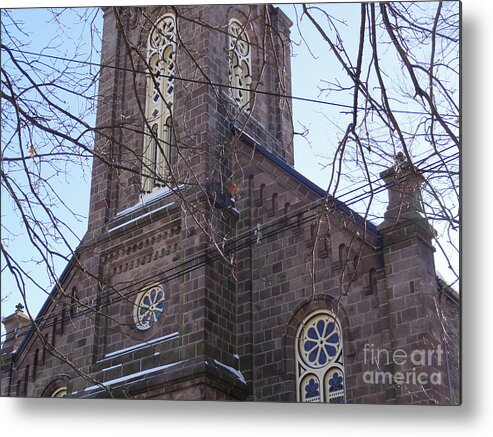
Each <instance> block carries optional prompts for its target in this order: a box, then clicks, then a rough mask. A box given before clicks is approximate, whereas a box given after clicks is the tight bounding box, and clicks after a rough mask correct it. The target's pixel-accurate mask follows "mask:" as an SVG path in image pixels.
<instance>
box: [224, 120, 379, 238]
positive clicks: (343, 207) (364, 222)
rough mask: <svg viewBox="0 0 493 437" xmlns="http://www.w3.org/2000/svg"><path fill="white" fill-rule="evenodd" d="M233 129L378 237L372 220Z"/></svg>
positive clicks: (274, 162)
mask: <svg viewBox="0 0 493 437" xmlns="http://www.w3.org/2000/svg"><path fill="white" fill-rule="evenodd" d="M233 130H234V131H235V133H236V134H237V135H239V138H240V139H241V140H242V141H244V142H245V143H246V144H248V145H249V146H251V147H253V148H254V149H255V150H257V151H259V152H260V153H261V154H262V155H263V156H265V157H266V158H267V159H269V161H271V162H272V163H273V164H274V165H276V166H278V167H281V168H282V169H283V170H284V171H285V172H286V173H288V174H289V175H290V176H292V177H293V178H295V179H296V180H297V181H298V182H300V183H301V184H303V185H304V186H305V187H307V188H308V189H309V190H311V191H312V192H313V193H315V194H316V195H318V196H320V197H326V198H327V199H328V200H330V201H332V202H334V203H335V205H336V206H337V208H339V209H340V210H341V211H342V212H344V213H345V214H347V215H349V216H350V217H352V218H354V220H355V221H356V223H358V224H360V225H362V226H364V227H365V228H366V229H367V230H368V231H370V232H371V233H372V234H373V235H374V236H375V237H376V238H380V236H381V235H380V232H378V230H377V227H376V225H374V224H373V223H372V222H370V221H369V220H366V219H365V218H363V217H362V216H361V215H360V214H358V213H357V212H355V211H353V210H352V209H351V208H349V206H347V205H346V204H345V203H344V202H342V201H340V200H337V199H336V198H334V197H333V196H331V195H330V194H329V193H327V191H326V190H324V189H323V188H321V187H319V186H318V185H317V184H315V183H314V182H312V181H311V180H310V179H308V178H307V177H306V176H304V175H302V174H301V173H300V172H299V171H297V170H295V168H294V167H292V166H290V165H289V164H288V163H287V162H285V161H283V160H282V159H281V158H279V157H278V156H276V155H275V154H274V153H272V152H270V151H269V150H267V149H266V148H265V147H264V146H262V145H260V144H259V143H258V142H257V141H255V140H254V139H253V138H252V137H251V136H250V135H248V134H247V133H245V132H243V131H242V130H241V129H239V128H238V127H236V126H233Z"/></svg>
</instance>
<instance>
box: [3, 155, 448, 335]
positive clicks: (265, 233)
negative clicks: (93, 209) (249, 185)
mask: <svg viewBox="0 0 493 437" xmlns="http://www.w3.org/2000/svg"><path fill="white" fill-rule="evenodd" d="M457 156H458V153H456V154H454V155H452V156H450V157H448V158H446V161H451V160H453V159H456V157H457ZM442 165H443V161H442V160H438V161H436V162H435V163H429V164H428V165H427V166H425V167H423V168H421V169H419V170H420V171H421V172H429V171H433V169H434V168H436V167H440V166H442ZM373 183H376V181H373ZM398 183H399V182H398V181H395V182H394V183H392V184H390V186H392V185H397V184H398ZM387 188H388V187H387V186H386V185H383V184H382V185H380V186H379V187H377V188H375V189H374V190H373V191H370V192H366V193H362V194H359V195H357V196H353V197H352V198H350V199H349V200H348V201H345V202H344V204H345V205H347V206H349V205H352V204H354V203H356V202H359V201H362V200H364V198H365V197H368V196H369V195H370V194H371V195H375V194H377V193H380V192H382V191H384V190H386V189H387ZM350 193H351V192H349V193H346V194H350ZM320 201H321V199H317V200H316V201H314V202H312V203H313V204H315V205H314V206H312V207H309V205H310V204H308V207H302V208H300V209H302V210H304V212H305V213H306V212H309V211H312V212H311V214H310V215H308V216H304V217H303V219H302V220H301V221H298V220H296V221H293V219H294V218H297V215H298V214H299V212H298V211H299V210H297V211H295V212H292V213H291V214H290V216H289V217H287V218H285V219H284V220H279V219H276V220H273V221H272V222H271V223H270V224H266V225H264V226H262V240H265V239H268V238H270V237H274V236H276V235H278V234H280V233H282V232H286V231H289V230H292V229H294V228H297V227H300V226H302V225H304V224H306V223H308V222H310V221H312V220H313V219H314V218H317V217H318V215H319V213H320V212H319V211H317V210H316V209H317V208H318V207H319V206H320V205H317V203H320ZM290 222H291V223H290ZM286 223H288V224H287V225H286ZM275 227H277V229H276V228H275ZM269 228H270V229H271V230H270V231H269ZM254 232H255V230H249V231H246V232H245V233H244V234H243V235H240V236H237V237H235V239H233V240H230V241H228V242H227V245H226V246H227V247H226V249H225V254H227V255H229V254H233V253H236V252H238V251H240V250H243V249H245V248H247V247H249V246H251V245H253V244H254V243H255V242H256V241H257V236H255V234H254ZM214 251H215V249H210V248H205V249H203V250H202V251H201V253H200V254H198V255H195V256H194V257H193V258H191V259H188V260H184V261H182V262H181V263H180V264H178V265H176V266H173V267H171V268H169V269H167V270H165V271H162V272H159V273H157V274H156V275H154V276H153V277H151V278H145V279H143V280H141V281H138V282H133V283H132V285H129V286H127V287H125V288H123V289H121V290H116V289H115V290H113V291H112V292H111V293H110V294H107V295H106V296H105V297H104V298H103V300H104V301H105V302H103V304H100V305H101V306H104V304H105V303H107V304H115V303H118V302H121V301H123V300H130V299H131V298H132V297H133V296H134V295H135V294H137V293H139V292H140V291H141V289H139V288H138V285H139V284H140V283H144V282H148V281H149V280H150V279H156V278H158V277H160V276H164V279H161V281H160V283H167V282H170V281H171V280H174V279H176V278H178V277H180V276H183V275H184V274H186V273H190V272H192V271H194V270H196V269H198V268H201V267H203V266H204V265H206V264H210V263H213V262H215V261H218V260H220V259H223V256H222V255H221V254H220V253H217V254H215V255H212V256H210V255H209V252H214ZM187 264H189V265H188V266H186V265H187ZM180 268H181V269H180ZM176 269H180V270H178V271H175V272H173V271H174V270H176ZM131 288H137V291H130V292H128V293H126V294H125V291H126V290H128V289H131ZM114 295H117V299H114V298H112V296H114ZM91 300H95V299H91ZM81 306H83V307H84V309H83V310H82V311H79V312H78V313H77V315H76V316H75V317H74V318H78V317H81V316H84V315H87V314H97V313H96V311H99V309H98V307H99V305H93V306H90V305H85V304H82V305H81ZM61 314H62V311H60V312H58V313H52V314H50V315H47V316H46V317H42V318H40V319H36V320H35V323H37V324H38V325H39V326H40V329H46V328H49V327H52V326H53V324H54V318H55V317H56V318H58V316H61ZM102 316H105V315H104V314H103V315H102ZM67 318H70V319H71V317H70V316H67ZM50 319H52V320H53V322H50V321H49V320H50ZM45 321H46V322H47V323H44V324H43V325H42V327H41V325H40V324H41V323H43V322H45ZM5 335H6V334H2V336H5Z"/></svg>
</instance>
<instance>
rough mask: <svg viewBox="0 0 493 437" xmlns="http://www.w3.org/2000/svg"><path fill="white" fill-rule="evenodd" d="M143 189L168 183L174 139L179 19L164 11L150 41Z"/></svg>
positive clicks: (155, 25) (150, 36)
mask: <svg viewBox="0 0 493 437" xmlns="http://www.w3.org/2000/svg"><path fill="white" fill-rule="evenodd" d="M146 60H147V73H148V74H147V80H146V100H145V117H146V123H145V129H144V153H143V160H142V191H143V192H145V193H149V192H151V191H153V190H154V189H155V188H159V187H162V186H164V185H166V183H167V180H168V176H169V173H170V171H169V170H170V168H169V167H170V165H171V164H172V162H171V161H172V156H171V145H172V142H173V141H174V139H173V134H172V128H171V127H172V125H173V118H172V117H173V100H174V88H175V86H174V82H175V67H176V20H175V16H174V15H173V14H165V15H163V16H162V17H161V18H159V19H158V21H157V22H156V23H155V24H154V26H153V27H152V29H151V31H150V33H149V39H148V41H147V59H146Z"/></svg>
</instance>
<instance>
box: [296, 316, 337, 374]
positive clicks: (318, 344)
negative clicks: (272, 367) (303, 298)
mask: <svg viewBox="0 0 493 437" xmlns="http://www.w3.org/2000/svg"><path fill="white" fill-rule="evenodd" d="M301 341H302V343H303V346H302V348H301V349H302V350H301V352H302V357H303V359H304V360H305V362H306V363H307V364H308V365H310V366H312V367H316V368H320V367H323V366H325V365H326V364H327V363H328V362H330V361H332V360H333V359H334V357H335V356H336V355H337V353H338V351H339V349H340V334H339V327H338V326H337V325H336V323H335V321H334V320H333V319H332V318H331V317H329V316H328V315H324V316H321V317H317V318H314V319H313V320H312V321H311V322H310V324H309V325H307V326H306V328H305V330H304V333H303V336H302V339H301Z"/></svg>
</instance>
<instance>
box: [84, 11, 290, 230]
mask: <svg viewBox="0 0 493 437" xmlns="http://www.w3.org/2000/svg"><path fill="white" fill-rule="evenodd" d="M104 14H105V17H104V31H103V49H102V62H101V63H102V65H103V68H102V71H101V76H100V88H99V94H100V95H99V108H98V116H97V134H96V145H95V160H94V165H93V176H92V190H91V201H90V216H89V230H90V232H91V234H93V235H94V233H96V234H97V232H98V230H100V229H101V228H102V227H103V226H104V225H105V224H106V223H108V221H110V220H112V219H114V218H115V217H116V216H118V214H119V213H121V212H122V211H124V210H126V209H128V208H130V207H133V206H135V205H136V204H138V203H139V202H142V201H144V202H145V201H146V200H149V198H150V197H152V196H154V195H157V194H158V192H160V191H163V190H166V189H169V190H173V189H175V188H176V187H181V186H189V187H190V186H195V187H201V188H202V189H203V188H207V189H209V190H213V191H214V192H216V191H219V192H221V193H222V192H225V191H227V189H228V187H229V186H230V185H231V183H232V181H231V180H230V178H231V165H232V162H234V160H235V155H237V154H238V153H239V154H243V153H248V151H245V150H244V147H243V146H242V145H241V144H240V142H239V140H238V138H239V136H240V134H241V135H243V136H245V135H246V136H248V138H250V139H252V140H253V141H254V142H257V143H261V144H264V145H266V147H267V148H269V149H270V151H271V152H272V153H274V154H275V155H276V156H278V157H279V158H280V159H281V160H283V161H284V162H286V163H287V164H289V165H293V164H294V162H293V127H292V117H291V101H290V99H289V97H287V96H289V95H290V94H291V82H290V75H291V71H290V69H291V66H290V45H289V28H290V26H291V24H292V23H291V22H290V21H289V19H288V18H287V17H286V16H285V15H284V13H283V12H282V11H280V10H279V9H277V8H274V7H273V6H271V5H236V6H226V5H221V6H207V5H196V6H180V7H152V8H151V7H149V8H145V7H144V8H140V7H136V8H104ZM279 96H286V97H279ZM236 182H237V181H236Z"/></svg>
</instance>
